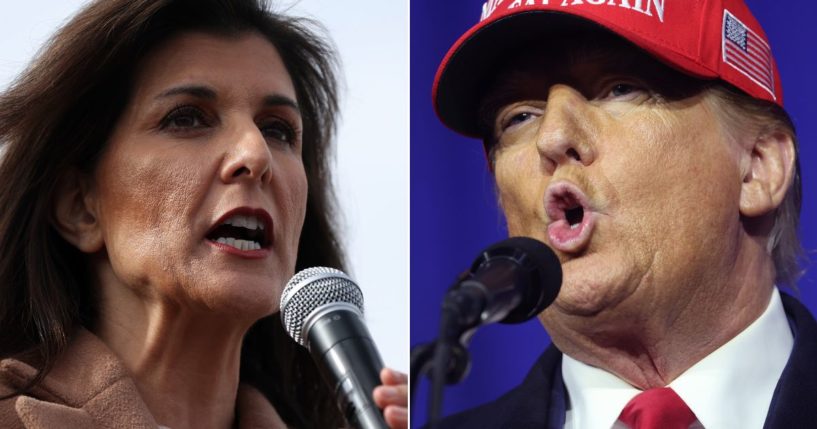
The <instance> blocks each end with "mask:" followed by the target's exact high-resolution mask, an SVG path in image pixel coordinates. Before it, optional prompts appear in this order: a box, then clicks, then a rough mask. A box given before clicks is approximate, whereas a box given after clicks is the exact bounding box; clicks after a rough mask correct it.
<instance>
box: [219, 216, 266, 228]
mask: <svg viewBox="0 0 817 429" xmlns="http://www.w3.org/2000/svg"><path fill="white" fill-rule="evenodd" d="M222 225H232V226H238V227H241V228H247V229H256V228H258V229H261V230H263V229H264V222H261V221H260V220H258V218H257V217H255V216H242V215H235V216H231V217H230V218H229V219H227V220H225V221H224V223H223V224H222Z"/></svg>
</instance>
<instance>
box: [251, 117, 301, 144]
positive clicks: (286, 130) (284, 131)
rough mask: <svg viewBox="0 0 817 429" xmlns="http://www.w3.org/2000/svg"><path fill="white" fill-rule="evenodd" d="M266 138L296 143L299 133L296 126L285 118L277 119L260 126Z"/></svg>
mask: <svg viewBox="0 0 817 429" xmlns="http://www.w3.org/2000/svg"><path fill="white" fill-rule="evenodd" d="M260 129H261V134H263V135H264V138H266V139H272V140H275V141H279V142H282V143H286V144H289V145H293V144H295V142H296V140H297V138H298V133H297V132H296V130H295V128H294V127H293V126H291V125H290V124H288V123H287V122H285V121H283V120H275V121H272V122H269V123H267V124H265V125H262V126H261V127H260Z"/></svg>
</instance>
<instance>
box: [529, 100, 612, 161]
mask: <svg viewBox="0 0 817 429" xmlns="http://www.w3.org/2000/svg"><path fill="white" fill-rule="evenodd" d="M591 110H592V107H591V105H590V103H589V102H588V100H587V99H586V98H585V97H584V95H582V94H581V93H580V92H578V91H577V90H575V89H573V88H572V87H570V86H567V85H561V84H560V85H554V86H553V87H551V89H550V92H549V94H548V100H547V107H546V109H545V113H544V117H543V118H542V121H541V122H540V125H539V129H538V130H537V135H536V147H537V149H538V151H539V155H540V157H541V159H542V162H543V163H544V164H545V168H546V169H547V171H548V172H549V173H551V174H552V173H553V172H554V171H555V170H556V168H558V167H559V166H562V165H567V164H580V165H585V166H587V165H590V164H592V163H593V161H594V160H595V157H596V153H595V149H594V146H593V143H592V141H593V139H594V137H595V134H597V132H596V130H597V129H598V124H597V123H596V120H595V119H594V112H592V111H591Z"/></svg>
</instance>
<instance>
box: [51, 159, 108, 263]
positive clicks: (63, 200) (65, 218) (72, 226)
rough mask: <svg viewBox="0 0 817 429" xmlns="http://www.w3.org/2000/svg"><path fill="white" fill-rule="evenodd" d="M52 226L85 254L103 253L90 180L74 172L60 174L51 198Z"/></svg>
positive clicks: (94, 197) (100, 229)
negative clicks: (101, 251)
mask: <svg viewBox="0 0 817 429" xmlns="http://www.w3.org/2000/svg"><path fill="white" fill-rule="evenodd" d="M54 226H55V227H56V228H57V231H58V232H59V233H60V235H61V236H62V237H63V238H64V239H65V240H66V241H68V242H69V243H71V244H73V245H74V246H75V247H76V248H77V249H79V250H80V251H82V252H85V253H95V252H98V251H100V250H102V247H103V245H104V240H103V238H102V228H101V227H100V224H99V217H98V213H97V205H96V195H95V193H94V189H93V187H92V186H91V180H90V178H89V177H87V176H86V175H84V174H82V173H80V172H79V171H76V170H71V171H70V172H68V173H66V174H65V175H63V177H62V180H60V183H59V185H58V186H57V192H56V195H55V197H54Z"/></svg>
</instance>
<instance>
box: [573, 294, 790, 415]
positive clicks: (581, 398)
mask: <svg viewBox="0 0 817 429" xmlns="http://www.w3.org/2000/svg"><path fill="white" fill-rule="evenodd" d="M793 344H794V338H793V336H792V332H791V328H790V327H789V323H788V320H787V318H786V313H785V311H784V310H783V303H782V302H781V300H780V293H779V292H778V291H777V288H775V289H774V291H773V292H772V296H771V299H770V300H769V305H768V306H767V307H766V310H765V311H764V312H763V314H761V315H760V317H759V318H758V319H757V320H755V321H754V322H753V323H752V324H751V325H749V326H748V327H747V328H746V329H744V330H743V332H741V333H740V334H738V335H737V336H735V338H732V339H731V340H729V341H728V342H727V343H726V344H724V345H722V346H721V347H720V348H718V349H717V350H715V351H714V352H712V353H710V354H709V355H708V356H707V357H705V358H703V359H702V360H700V361H698V363H696V364H695V365H693V366H692V367H690V368H689V369H688V370H686V371H685V372H684V373H683V374H681V375H680V376H679V377H678V378H676V379H675V380H674V381H673V382H672V383H670V384H669V386H668V387H671V388H672V389H673V390H675V392H676V393H677V394H678V396H680V397H681V399H683V400H684V402H686V404H687V405H688V406H689V408H690V409H691V410H692V412H693V413H695V416H696V417H697V418H698V422H696V423H694V424H693V425H692V426H691V428H699V427H704V428H706V429H732V428H735V429H751V428H762V427H763V423H764V422H765V421H766V414H767V413H768V411H769V405H770V404H771V402H772V395H773V394H774V389H775V386H777V380H778V379H779V378H780V375H781V374H782V373H783V368H784V367H785V366H786V362H788V359H789V355H790V354H791V349H792V346H793ZM562 377H563V378H564V382H565V386H566V387H567V393H568V397H569V406H568V411H567V416H566V420H565V429H610V428H614V429H617V428H624V427H626V426H624V424H623V423H621V422H619V421H618V416H619V414H620V413H621V410H622V409H624V406H625V405H627V403H628V402H630V400H631V399H632V398H633V397H634V396H635V395H637V394H639V393H641V391H640V390H638V389H636V388H635V387H633V386H631V385H629V384H628V383H627V382H626V381H624V380H622V379H620V378H618V377H616V376H615V375H613V374H611V373H609V372H607V371H605V370H603V369H600V368H596V367H592V366H589V365H586V364H584V363H582V362H579V361H577V360H575V359H573V358H571V357H570V356H567V355H564V358H563V360H562Z"/></svg>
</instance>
